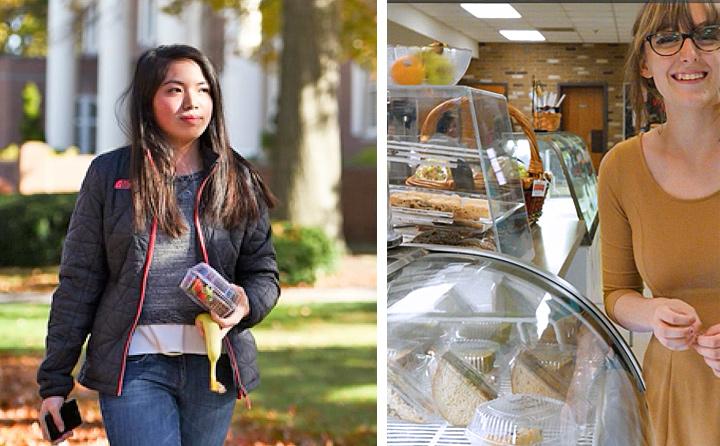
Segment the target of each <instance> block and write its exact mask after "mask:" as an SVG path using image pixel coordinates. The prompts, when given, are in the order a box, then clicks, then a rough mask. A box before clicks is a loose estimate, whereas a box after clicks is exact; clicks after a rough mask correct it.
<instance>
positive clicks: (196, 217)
mask: <svg viewBox="0 0 720 446" xmlns="http://www.w3.org/2000/svg"><path fill="white" fill-rule="evenodd" d="M216 167H217V164H215V165H214V166H213V167H212V169H211V170H210V173H209V174H208V175H207V176H206V177H205V179H204V180H203V182H202V183H200V187H199V188H198V191H197V196H196V198H195V209H194V211H193V216H194V220H195V232H196V233H197V235H198V239H199V241H200V251H202V255H203V260H204V261H205V263H207V264H208V265H209V264H210V262H209V260H208V253H207V248H206V247H205V238H204V237H203V233H202V227H201V226H200V209H199V208H200V197H202V192H203V189H205V184H206V183H207V181H208V179H209V178H210V175H212V173H213V172H214V171H215V168H216ZM223 341H224V342H225V348H226V349H227V352H228V356H229V357H230V365H231V367H232V370H233V378H234V379H235V384H237V388H238V399H243V398H245V405H246V406H247V408H248V409H250V408H251V407H252V403H251V402H250V397H249V396H248V393H247V391H246V390H245V386H243V384H242V381H241V380H240V370H239V369H238V365H237V359H236V358H235V351H234V350H233V348H232V345H231V343H230V340H229V339H228V338H227V336H226V337H225V339H223Z"/></svg>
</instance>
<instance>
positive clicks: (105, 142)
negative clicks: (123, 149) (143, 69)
mask: <svg viewBox="0 0 720 446" xmlns="http://www.w3.org/2000/svg"><path fill="white" fill-rule="evenodd" d="M131 13H132V9H131V2H126V1H122V2H118V1H115V0H99V7H98V14H99V19H98V20H99V23H100V26H99V27H98V30H99V32H98V38H99V39H98V40H99V41H98V95H97V144H96V147H97V153H102V152H107V151H109V150H112V149H115V148H117V147H120V146H122V145H125V144H127V143H128V138H127V137H126V136H125V134H124V133H123V131H122V129H121V127H120V123H119V122H118V120H117V119H116V114H115V110H116V107H117V110H118V115H117V118H119V119H121V120H126V119H127V117H126V113H125V110H126V109H127V107H126V106H123V107H120V105H119V104H118V99H119V98H120V96H121V95H122V93H123V92H124V91H125V89H126V88H127V87H128V85H130V80H131V73H132V72H133V70H134V68H135V67H134V64H133V62H134V60H133V57H132V54H131V49H130V48H131V47H130V44H131V42H132V40H131V39H132V33H131V30H132V27H131V24H132V22H131Z"/></svg>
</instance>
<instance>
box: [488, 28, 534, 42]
mask: <svg viewBox="0 0 720 446" xmlns="http://www.w3.org/2000/svg"><path fill="white" fill-rule="evenodd" d="M499 32H500V34H502V35H503V37H505V38H506V39H508V40H515V41H522V42H543V41H544V40H545V36H543V35H542V34H540V33H539V32H538V31H535V30H516V29H501V30H500V31H499Z"/></svg>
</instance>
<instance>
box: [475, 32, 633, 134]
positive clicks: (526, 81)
mask: <svg viewBox="0 0 720 446" xmlns="http://www.w3.org/2000/svg"><path fill="white" fill-rule="evenodd" d="M479 49H480V57H479V58H478V59H473V60H472V62H471V63H470V67H469V68H468V70H467V74H466V75H465V77H464V79H471V80H476V81H483V82H502V83H507V86H508V101H509V102H511V103H512V104H513V105H515V106H516V107H518V108H519V109H520V110H522V111H523V112H525V113H526V114H527V115H528V116H530V114H531V102H530V98H529V96H528V93H529V92H530V90H531V88H532V78H533V76H535V79H536V80H537V81H540V82H542V83H544V84H545V85H546V86H547V88H546V90H547V91H555V92H556V91H558V84H563V83H580V82H605V83H607V86H608V138H607V141H608V144H607V145H608V148H611V147H612V146H614V145H615V144H617V143H618V142H620V141H622V140H623V139H624V137H623V134H622V130H623V69H624V63H625V53H626V51H627V45H626V44H560V43H547V44H509V43H485V44H483V43H481V44H480V47H479Z"/></svg>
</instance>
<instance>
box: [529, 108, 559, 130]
mask: <svg viewBox="0 0 720 446" xmlns="http://www.w3.org/2000/svg"><path fill="white" fill-rule="evenodd" d="M560 118H562V113H553V112H535V113H534V114H533V128H534V129H535V130H538V131H543V132H554V131H556V130H557V129H559V128H560Z"/></svg>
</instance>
